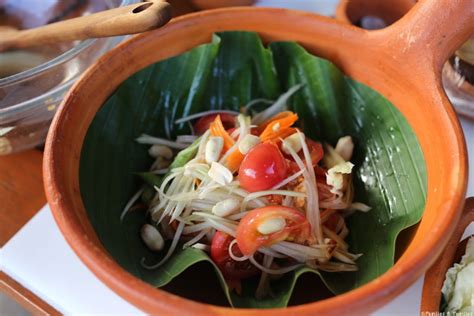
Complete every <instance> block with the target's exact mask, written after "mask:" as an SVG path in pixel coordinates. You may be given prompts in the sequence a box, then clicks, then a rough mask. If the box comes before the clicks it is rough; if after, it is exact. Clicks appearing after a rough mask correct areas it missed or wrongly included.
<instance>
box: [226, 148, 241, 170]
mask: <svg viewBox="0 0 474 316" xmlns="http://www.w3.org/2000/svg"><path fill="white" fill-rule="evenodd" d="M244 157H245V156H244V154H242V153H241V152H240V150H239V149H238V148H236V149H235V150H234V151H233V152H231V153H230V155H229V156H228V157H227V162H226V165H227V168H228V169H229V170H230V171H232V172H235V171H237V170H238V169H239V167H240V163H241V162H242V160H244Z"/></svg>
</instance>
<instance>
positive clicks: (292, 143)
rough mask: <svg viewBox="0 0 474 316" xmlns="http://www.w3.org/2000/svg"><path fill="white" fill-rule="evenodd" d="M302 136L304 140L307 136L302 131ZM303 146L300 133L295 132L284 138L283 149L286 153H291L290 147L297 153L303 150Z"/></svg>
mask: <svg viewBox="0 0 474 316" xmlns="http://www.w3.org/2000/svg"><path fill="white" fill-rule="evenodd" d="M301 137H302V138H303V141H304V139H305V138H304V134H303V133H301ZM302 146H303V145H302V144H301V139H300V136H299V135H298V133H294V134H292V135H290V136H288V137H287V138H285V139H284V142H283V145H282V147H281V149H282V150H283V152H284V153H285V154H287V155H291V150H289V148H288V147H291V149H293V151H294V152H295V153H298V152H299V151H300V150H301V148H302Z"/></svg>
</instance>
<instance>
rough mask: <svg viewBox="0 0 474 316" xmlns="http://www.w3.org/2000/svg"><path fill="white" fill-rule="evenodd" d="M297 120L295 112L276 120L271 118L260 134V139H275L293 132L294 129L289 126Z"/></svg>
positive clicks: (263, 140) (264, 140)
mask: <svg viewBox="0 0 474 316" xmlns="http://www.w3.org/2000/svg"><path fill="white" fill-rule="evenodd" d="M297 120H298V115H296V114H295V113H292V114H291V115H287V116H286V117H283V118H280V119H277V120H273V121H272V122H270V123H269V124H268V125H267V127H265V129H264V130H263V132H262V133H261V134H260V139H261V140H262V142H266V141H277V140H278V139H279V138H284V137H287V136H289V135H291V134H293V133H294V132H295V129H294V128H291V125H293V124H294V123H295V122H296V121H297Z"/></svg>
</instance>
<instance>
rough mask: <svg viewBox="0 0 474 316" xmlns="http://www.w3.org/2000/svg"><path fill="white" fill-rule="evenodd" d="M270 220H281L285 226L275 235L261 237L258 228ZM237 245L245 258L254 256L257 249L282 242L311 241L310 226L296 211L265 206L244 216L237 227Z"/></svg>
mask: <svg viewBox="0 0 474 316" xmlns="http://www.w3.org/2000/svg"><path fill="white" fill-rule="evenodd" d="M272 218H283V219H284V220H285V222H286V226H285V227H284V228H283V229H282V230H280V231H277V232H275V233H271V234H268V235H263V234H261V233H260V232H259V231H258V226H259V225H260V224H261V223H263V222H264V221H266V220H268V219H272ZM236 239H237V244H238V245H239V248H240V251H242V253H243V254H244V255H246V256H250V255H252V254H254V253H255V252H256V251H257V250H258V248H260V247H267V246H271V245H272V244H275V243H277V242H280V241H283V240H291V241H294V242H297V243H304V242H305V241H307V240H312V235H311V225H310V224H309V222H308V220H307V219H306V217H305V216H304V215H303V214H302V213H301V212H300V211H298V210H297V209H294V208H291V207H286V206H265V207H261V208H257V209H254V210H252V211H250V212H249V213H248V214H247V215H245V216H244V217H243V218H242V220H241V221H240V223H239V226H238V227H237V238H236Z"/></svg>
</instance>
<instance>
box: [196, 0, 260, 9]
mask: <svg viewBox="0 0 474 316" xmlns="http://www.w3.org/2000/svg"><path fill="white" fill-rule="evenodd" d="M190 2H191V3H192V4H193V6H195V7H196V8H197V9H199V10H210V9H217V8H224V7H238V6H246V5H252V4H253V3H254V2H255V0H190Z"/></svg>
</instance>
